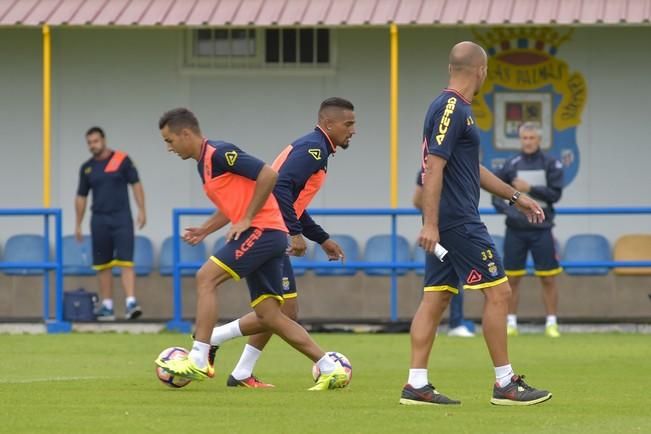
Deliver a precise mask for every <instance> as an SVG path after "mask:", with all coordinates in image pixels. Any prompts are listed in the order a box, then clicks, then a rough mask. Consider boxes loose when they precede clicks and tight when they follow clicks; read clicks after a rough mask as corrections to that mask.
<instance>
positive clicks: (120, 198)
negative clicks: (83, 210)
mask: <svg viewBox="0 0 651 434" xmlns="http://www.w3.org/2000/svg"><path fill="white" fill-rule="evenodd" d="M137 182H139V178H138V171H137V170H136V167H135V166H134V165H133V162H132V161H131V159H130V158H129V156H128V155H127V154H125V153H124V152H120V151H113V152H111V155H110V156H109V158H107V159H104V160H97V159H95V158H91V159H89V160H88V161H86V162H85V163H84V164H82V165H81V169H80V170H79V185H78V187H77V195H79V196H83V197H86V196H88V193H89V192H90V191H91V190H92V193H93V203H92V206H91V210H92V211H93V213H94V214H115V213H121V212H127V213H129V214H130V213H131V209H130V206H129V191H128V188H127V185H128V184H135V183H137Z"/></svg>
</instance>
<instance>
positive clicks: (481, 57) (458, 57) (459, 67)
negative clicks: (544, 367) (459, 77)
mask: <svg viewBox="0 0 651 434" xmlns="http://www.w3.org/2000/svg"><path fill="white" fill-rule="evenodd" d="M449 63H450V72H461V71H470V70H473V69H475V68H478V67H480V66H484V65H486V52H485V51H484V49H483V48H481V47H480V46H479V45H477V44H475V43H474V42H470V41H463V42H459V43H458V44H456V45H455V46H454V47H452V50H451V51H450V60H449Z"/></svg>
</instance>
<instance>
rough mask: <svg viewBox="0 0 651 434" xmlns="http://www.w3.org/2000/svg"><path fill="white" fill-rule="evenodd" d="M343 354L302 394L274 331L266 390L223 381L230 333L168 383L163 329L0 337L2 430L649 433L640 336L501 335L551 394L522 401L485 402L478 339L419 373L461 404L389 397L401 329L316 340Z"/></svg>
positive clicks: (299, 378) (302, 369)
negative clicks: (405, 402)
mask: <svg viewBox="0 0 651 434" xmlns="http://www.w3.org/2000/svg"><path fill="white" fill-rule="evenodd" d="M316 338H317V340H318V341H319V342H320V343H321V344H322V345H323V347H325V348H327V349H330V350H337V351H340V352H342V353H344V354H346V355H347V356H348V357H349V358H350V360H351V362H352V364H353V367H354V376H353V381H352V383H351V386H350V387H349V388H348V389H345V390H340V391H330V392H323V393H314V392H307V391H306V389H307V388H308V387H309V386H310V385H311V376H310V367H311V363H309V362H308V361H307V360H306V359H304V358H303V357H302V356H300V355H299V354H297V353H296V352H294V351H293V350H291V349H290V348H289V347H288V346H287V345H285V344H284V343H282V342H281V341H279V340H277V339H274V340H273V341H272V343H271V344H270V346H269V348H268V349H267V350H266V352H265V354H264V355H263V357H262V359H261V360H260V363H259V366H258V369H257V374H258V375H259V376H260V377H261V378H263V379H264V380H268V381H270V382H273V383H275V384H276V386H277V387H276V389H274V390H246V389H230V388H226V387H225V380H226V377H227V376H228V373H229V372H230V369H231V368H232V367H233V364H234V363H235V361H236V359H237V357H238V356H239V352H240V349H241V346H242V345H243V343H244V342H243V341H239V342H230V343H228V344H226V345H225V346H224V347H223V348H222V349H221V350H220V352H219V353H218V356H217V376H216V378H215V379H213V380H211V381H207V382H203V383H196V382H195V383H192V384H190V385H189V386H188V387H186V388H184V389H180V390H173V389H168V388H166V387H165V386H163V385H162V384H161V383H159V382H158V380H156V378H155V375H154V364H153V360H154V358H155V356H156V355H157V354H158V352H159V351H160V350H161V349H163V348H165V347H168V346H173V345H182V346H186V347H187V346H188V345H189V338H188V337H186V336H182V335H176V334H160V335H122V334H71V335H58V336H46V335H39V336H27V335H25V336H15V335H14V336H9V335H2V336H0V348H2V358H1V360H2V371H1V373H0V432H2V433H40V432H43V433H45V432H47V433H64V432H65V433H91V432H92V433H105V432H106V433H113V434H122V433H147V432H151V433H167V432H174V433H208V432H209V433H254V432H256V433H265V434H266V433H400V432H407V431H408V430H418V431H414V432H437V433H447V432H450V433H452V432H454V433H527V432H536V433H575V432H576V433H583V434H585V433H589V434H595V433H602V432H603V433H635V432H640V433H650V432H651V406H650V405H649V404H650V403H651V399H650V396H651V393H650V390H651V387H650V386H651V370H650V367H651V342H650V341H649V339H650V338H649V337H648V336H642V335H566V336H563V337H562V338H561V339H559V340H554V341H552V340H549V339H546V338H544V337H542V336H531V335H528V336H527V335H525V336H520V337H517V338H514V339H512V340H511V341H510V343H511V354H512V360H513V364H514V367H515V368H516V370H517V371H518V372H520V373H524V374H526V375H527V376H528V378H529V379H530V380H531V383H532V384H533V385H534V386H538V387H545V388H548V389H550V390H551V391H552V392H553V393H554V397H553V398H552V400H551V401H548V402H547V403H545V404H541V405H538V406H533V407H521V408H504V407H493V406H491V405H490V404H489V399H490V392H491V384H492V379H493V372H492V368H491V365H490V362H489V359H488V355H487V352H486V350H485V348H484V346H483V341H482V340H481V338H476V339H467V340H464V339H458V338H457V339H452V338H447V337H441V338H440V339H439V340H438V341H437V346H436V347H435V351H434V357H433V358H432V363H431V369H430V379H431V380H432V382H433V383H434V384H435V385H436V386H437V387H438V388H439V389H440V390H441V391H443V392H444V393H447V394H449V395H450V396H452V397H455V398H459V399H461V400H462V401H463V405H462V406H460V407H454V408H449V407H428V408H422V407H404V406H399V405H398V398H399V394H400V390H401V387H402V385H403V383H404V382H405V380H406V376H407V368H408V359H409V357H408V355H409V347H408V336H407V335H355V334H350V335H316Z"/></svg>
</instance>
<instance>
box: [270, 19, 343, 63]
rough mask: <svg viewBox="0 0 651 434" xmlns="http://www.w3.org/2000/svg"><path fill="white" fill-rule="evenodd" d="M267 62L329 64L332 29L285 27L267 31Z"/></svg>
mask: <svg viewBox="0 0 651 434" xmlns="http://www.w3.org/2000/svg"><path fill="white" fill-rule="evenodd" d="M265 63H267V64H278V65H294V66H299V65H309V64H312V65H328V64H329V63H330V30H328V29H314V28H301V29H292V28H283V29H267V30H266V31H265Z"/></svg>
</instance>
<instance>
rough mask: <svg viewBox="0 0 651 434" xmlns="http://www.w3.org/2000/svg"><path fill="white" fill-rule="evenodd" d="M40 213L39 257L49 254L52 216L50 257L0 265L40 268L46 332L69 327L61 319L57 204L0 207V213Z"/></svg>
mask: <svg viewBox="0 0 651 434" xmlns="http://www.w3.org/2000/svg"><path fill="white" fill-rule="evenodd" d="M9 216H14V217H20V216H42V217H43V239H44V242H43V253H44V255H43V257H44V258H50V218H52V217H53V218H54V261H49V260H45V261H41V262H2V261H0V269H17V268H21V269H30V270H34V269H37V270H44V272H43V321H44V322H45V325H46V328H47V331H48V333H63V332H68V331H70V330H71V324H70V323H67V322H65V321H63V242H62V239H63V235H62V225H63V223H62V217H61V209H59V208H5V209H0V217H9ZM51 270H53V271H54V285H55V293H54V294H55V299H54V303H55V309H54V312H55V313H54V319H51V318H50V271H51Z"/></svg>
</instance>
